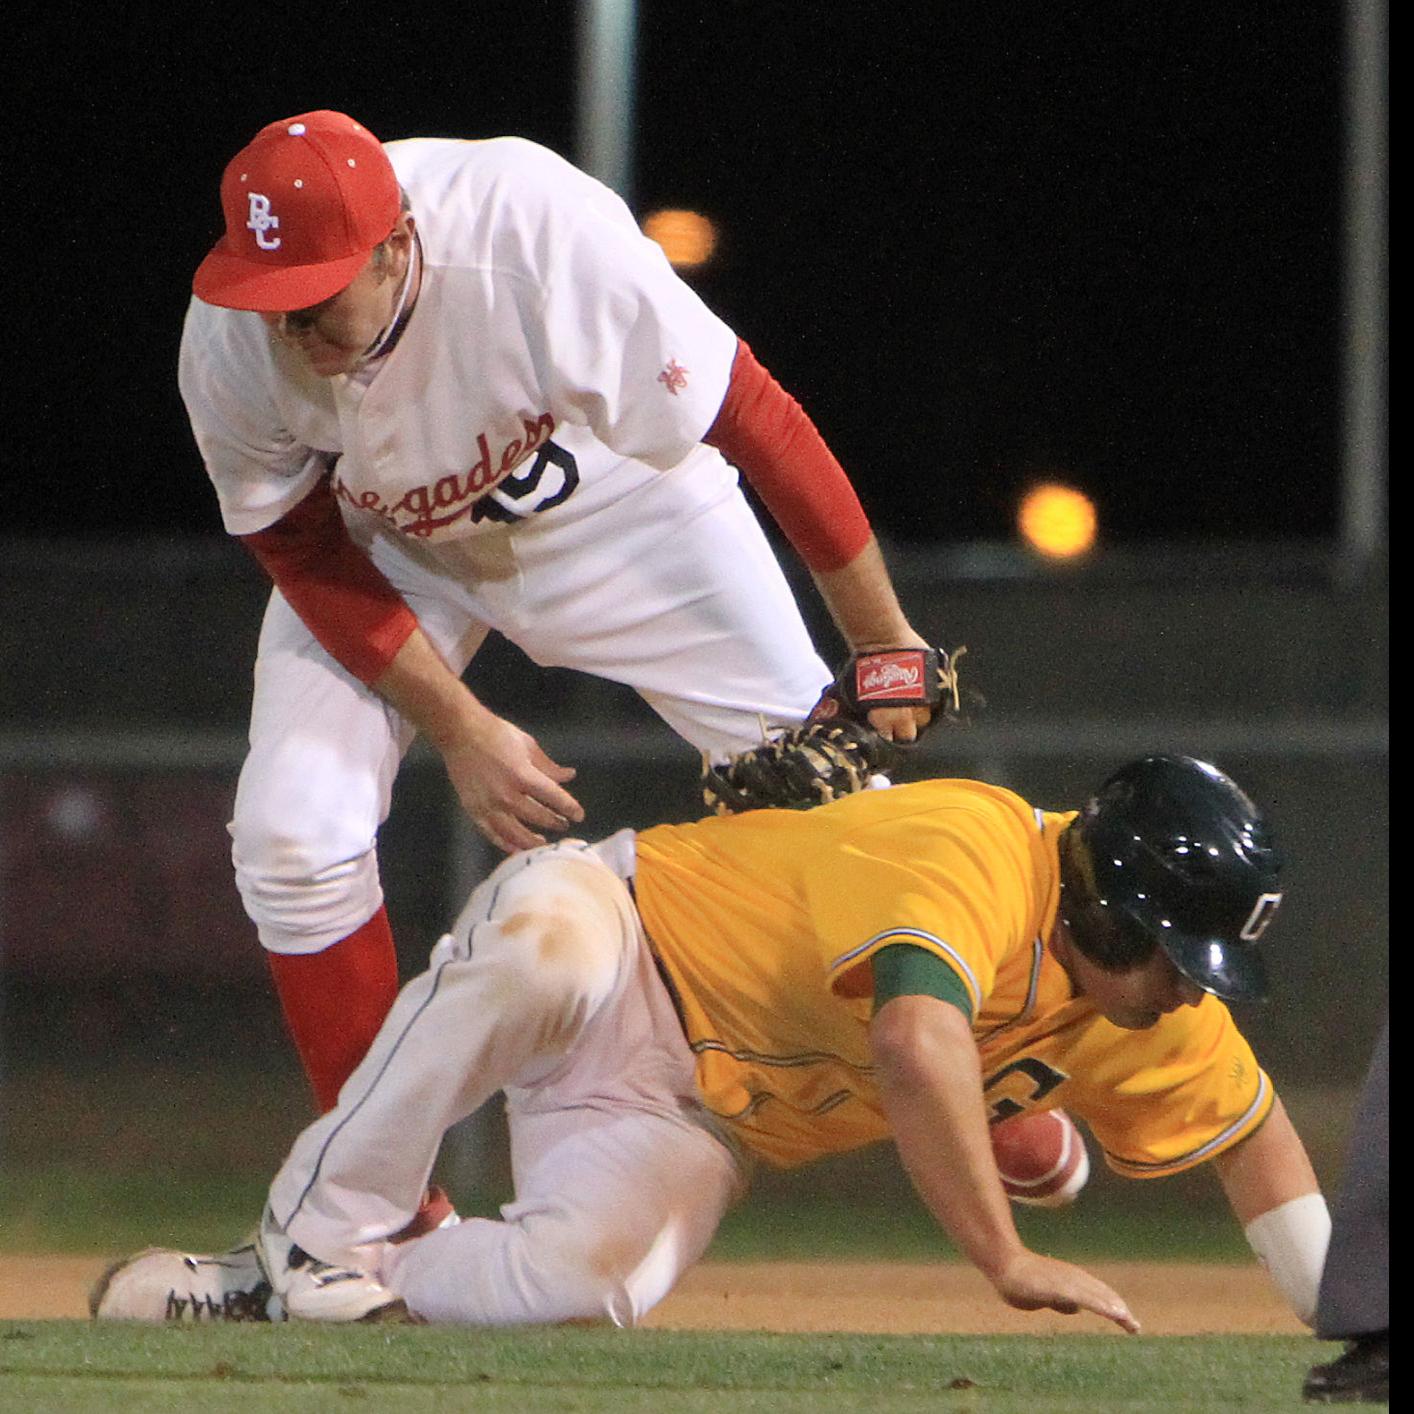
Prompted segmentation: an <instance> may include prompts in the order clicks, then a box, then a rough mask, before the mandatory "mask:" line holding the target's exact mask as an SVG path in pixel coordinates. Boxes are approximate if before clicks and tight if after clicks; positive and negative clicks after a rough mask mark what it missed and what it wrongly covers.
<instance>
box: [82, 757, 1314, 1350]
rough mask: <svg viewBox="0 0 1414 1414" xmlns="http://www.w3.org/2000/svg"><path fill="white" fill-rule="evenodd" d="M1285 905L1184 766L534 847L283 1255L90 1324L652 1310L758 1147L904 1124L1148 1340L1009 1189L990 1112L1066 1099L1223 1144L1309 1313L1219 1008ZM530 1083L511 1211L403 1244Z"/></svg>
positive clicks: (173, 1262)
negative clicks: (1101, 781)
mask: <svg viewBox="0 0 1414 1414" xmlns="http://www.w3.org/2000/svg"><path fill="white" fill-rule="evenodd" d="M1280 900H1281V892H1280V885H1279V883H1278V860H1277V855H1276V852H1275V850H1274V848H1273V846H1272V844H1271V841H1270V839H1269V838H1268V835H1267V830H1266V826H1265V823H1264V821H1263V819H1262V816H1261V814H1260V812H1259V811H1258V809H1257V807H1256V806H1255V805H1254V804H1253V803H1252V802H1251V800H1249V799H1248V797H1247V796H1246V795H1245V794H1243V792H1242V791H1241V790H1240V789H1239V788H1238V787H1237V786H1236V785H1235V784H1234V783H1233V782H1232V781H1231V780H1229V779H1228V778H1227V777H1226V776H1224V775H1222V774H1221V773H1220V772H1219V771H1217V770H1216V769H1215V768H1213V767H1212V766H1209V765H1206V764H1205V763H1202V762H1197V761H1193V760H1190V759H1188V758H1182V757H1151V758H1147V759H1145V760H1143V761H1140V762H1135V763H1133V764H1132V765H1130V766H1128V767H1126V768H1124V769H1123V770H1121V771H1119V772H1118V773H1116V774H1115V775H1114V776H1113V777H1111V779H1110V780H1109V781H1108V782H1106V784H1105V785H1104V786H1103V787H1102V788H1101V790H1100V792H1099V793H1098V794H1097V795H1096V796H1095V797H1094V799H1092V800H1091V802H1090V803H1089V804H1088V805H1087V806H1086V808H1085V809H1084V810H1083V811H1081V812H1080V813H1079V814H1078V815H1077V814H1075V813H1073V812H1072V813H1065V814H1053V813H1049V812H1047V811H1044V810H1040V809H1037V808H1036V807H1034V806H1032V805H1030V804H1028V803H1027V802H1026V801H1024V800H1022V799H1021V798H1020V797H1019V796H1017V795H1015V794H1013V793H1012V792H1010V791H1007V790H1003V789H1000V788H997V787H994V786H989V785H985V784H982V783H980V782H976V781H962V780H936V781H923V782H919V783H916V784H913V785H907V786H898V787H895V788H894V789H892V790H887V791H872V792H865V793H862V794H859V795H855V796H851V797H848V798H846V799H844V800H841V801H839V802H837V803H834V804H830V805H825V806H821V807H819V808H818V809H815V810H812V811H808V812H803V813H802V812H794V811H755V812H751V813H748V814H744V815H738V816H730V817H725V818H716V819H708V820H703V821H700V822H697V823H695V824H690V825H681V826H661V827H658V828H656V829H650V830H645V831H642V832H641V833H639V834H637V835H636V836H635V835H634V834H633V833H632V832H629V831H624V832H622V833H621V834H619V835H617V836H614V837H613V838H611V839H610V840H607V841H604V842H603V843H602V844H599V845H594V846H590V845H585V844H582V843H578V842H567V843H563V844H559V845H553V846H547V847H545V848H544V849H541V850H537V851H532V852H530V853H528V854H524V855H519V856H516V857H514V858H512V859H510V860H508V861H507V862H506V863H505V864H503V865H502V866H501V867H500V868H499V869H498V870H497V871H496V872H495V873H494V874H493V875H492V876H491V878H490V879H488V880H487V881H486V882H485V883H484V884H483V885H481V887H480V888H478V889H477V890H476V892H475V893H474V894H473V896H472V898H471V900H470V902H469V903H468V905H467V907H466V909H465V910H464V911H463V913H462V915H461V917H460V918H459V919H458V920H457V923H456V925H455V927H454V928H453V930H452V932H451V933H450V934H449V935H448V936H447V937H445V938H444V939H443V940H442V941H441V942H440V943H439V944H438V946H437V948H436V949H435V950H434V952H433V956H432V965H431V967H430V968H429V970H428V971H427V972H426V973H424V974H423V975H422V976H421V977H419V978H416V979H414V981H412V982H411V983H409V984H408V986H407V987H406V988H405V989H404V991H403V993H402V995H401V996H400V998H399V1000H398V1003H397V1005H396V1006H395V1008H394V1010H393V1012H392V1014H391V1015H390V1017H389V1019H388V1022H387V1023H386V1025H385V1026H384V1028H383V1031H382V1032H381V1033H380V1035H379V1038H378V1040H377V1041H376V1042H375V1044H374V1046H373V1048H372V1050H371V1051H370V1052H369V1055H368V1058H367V1059H366V1060H365V1061H364V1063H363V1064H362V1065H361V1066H360V1067H359V1069H358V1071H357V1072H356V1073H355V1074H354V1076H353V1077H352V1078H351V1080H350V1081H349V1082H348V1084H347V1085H346V1086H345V1087H344V1090H343V1092H342V1094H341V1096H340V1100H339V1104H338V1106H337V1107H336V1108H335V1109H334V1110H333V1111H332V1112H331V1113H329V1114H327V1115H325V1116H323V1117H322V1118H321V1119H320V1120H318V1121H317V1122H316V1123H315V1124H314V1125H312V1126H311V1127H310V1128H309V1129H308V1130H306V1131H305V1133H304V1134H303V1135H302V1136H301V1137H300V1138H299V1140H298V1141H297V1142H296V1144H295V1146H294V1149H293V1150H292V1152H291V1154H290V1156H289V1158H288V1159H287V1161H286V1163H285V1165H284V1167H283V1168H282V1169H281V1171H280V1173H279V1175H278V1176H277V1177H276V1179H275V1182H274V1184H273V1186H272V1189H271V1199H270V1206H269V1209H268V1211H267V1213H266V1216H265V1220H264V1222H263V1224H262V1228H261V1233H260V1237H259V1241H258V1244H257V1250H258V1254H259V1264H258V1265H257V1264H256V1262H255V1261H254V1259H252V1260H251V1261H250V1262H249V1263H248V1266H247V1268H246V1269H245V1271H244V1274H243V1275H233V1274H232V1270H231V1268H230V1264H229V1263H228V1264H227V1265H226V1266H224V1267H222V1268H221V1269H220V1270H217V1269H216V1268H215V1267H213V1266H210V1265H207V1266H203V1265H202V1262H203V1259H200V1258H192V1257H189V1256H186V1255H184V1254H179V1253H165V1252H149V1253H146V1254H142V1255H141V1256H140V1257H138V1258H136V1259H133V1260H131V1261H130V1262H129V1263H127V1264H125V1265H124V1266H120V1267H119V1268H118V1269H117V1270H116V1271H115V1272H114V1273H113V1274H112V1275H111V1276H110V1277H109V1279H108V1280H107V1283H106V1285H104V1286H103V1288H102V1289H101V1290H100V1291H99V1292H98V1293H96V1296H95V1310H96V1312H97V1314H99V1315H102V1316H127V1317H130V1318H131V1317H137V1318H146V1319H153V1320H160V1319H163V1318H164V1315H166V1314H168V1313H169V1312H170V1310H171V1308H172V1304H173V1301H174V1299H175V1301H176V1302H177V1303H178V1305H179V1306H180V1308H181V1310H182V1311H188V1310H190V1309H192V1308H193V1305H195V1306H198V1307H200V1308H201V1309H203V1310H205V1311H206V1312H208V1313H211V1312H219V1311H225V1310H227V1309H228V1308H229V1309H230V1310H234V1311H239V1312H240V1313H243V1314H246V1315H249V1313H250V1312H251V1311H252V1310H253V1309H260V1310H263V1312H264V1313H265V1314H267V1315H271V1316H274V1317H283V1316H285V1315H290V1316H294V1317H297V1318H304V1319H316V1320H318V1319H323V1320H363V1319H378V1318H395V1317H401V1316H406V1315H408V1314H411V1315H414V1316H417V1317H421V1318H423V1319H428V1320H437V1321H460V1322H465V1323H470V1324H509V1323H514V1322H543V1321H559V1320H568V1319H576V1318H593V1317H598V1318H607V1319H610V1320H613V1321H615V1322H617V1323H619V1324H625V1325H627V1324H632V1323H633V1322H635V1321H636V1320H638V1319H639V1318H640V1317H641V1316H642V1315H643V1314H644V1313H645V1312H646V1311H647V1310H649V1309H650V1308H651V1307H652V1306H653V1305H654V1304H655V1303H656V1302H657V1301H659V1300H661V1299H662V1297H663V1296H664V1295H665V1294H666V1293H667V1292H668V1290H670V1289H671V1287H672V1285H673V1283H674V1281H675V1280H676V1279H677V1277H678V1276H679V1275H680V1274H681V1273H682V1271H684V1270H685V1269H686V1268H687V1267H688V1266H690V1265H691V1264H692V1263H693V1262H694V1261H696V1260H697V1258H698V1257H699V1256H700V1255H701V1254H702V1252H703V1251H704V1250H705V1249H706V1247H707V1244H708V1243H709V1242H710V1240H711V1237H712V1235H713V1233H714V1231H715V1230H716V1227H717V1224H718V1222H719V1221H720V1218H721V1216H722V1213H723V1212H724V1211H725V1209H726V1208H727V1206H728V1205H729V1204H730V1203H731V1202H732V1201H733V1200H734V1199H735V1198H736V1197H737V1196H739V1194H740V1193H741V1192H742V1191H743V1189H744V1188H745V1186H746V1183H747V1181H748V1179H749V1173H750V1169H751V1167H752V1165H753V1163H754V1162H756V1161H758V1160H759V1161H764V1162H766V1163H770V1164H776V1165H792V1164H800V1163H804V1162H806V1161H808V1160H810V1159H813V1158H816V1157H818V1156H821V1155H824V1154H829V1153H838V1152H842V1151H845V1150H848V1149H852V1148H855V1147H858V1146H859V1145H862V1144H866V1143H869V1142H871V1141H874V1140H878V1139H882V1138H886V1137H892V1139H893V1140H894V1142H895V1143H896V1145H897V1146H898V1150H899V1153H900V1156H901V1158H902V1161H903V1163H904V1165H905V1167H906V1169H907V1170H908V1173H909V1174H910V1176H911V1178H912V1179H913V1182H914V1184H915V1186H916V1187H917V1189H918V1191H919V1193H920V1195H921V1196H922V1198H923V1201H924V1202H925V1203H926V1204H927V1206H928V1208H929V1210H930V1211H931V1212H932V1213H933V1214H934V1216H935V1217H936V1218H937V1219H938V1221H939V1223H940V1224H941V1226H942V1227H943V1228H944V1229H945V1230H946V1232H947V1233H948V1235H949V1236H950V1237H951V1239H952V1240H953V1242H954V1243H955V1244H956V1245H957V1247H958V1248H959V1249H960V1250H961V1251H962V1252H963V1253H964V1254H965V1255H966V1256H967V1257H968V1258H969V1259H970V1260H971V1261H972V1262H973V1263H974V1264H975V1265H976V1266H977V1267H978V1268H979V1269H980V1270H981V1271H982V1272H983V1273H984V1274H985V1275H986V1276H987V1277H988V1279H989V1280H990V1281H991V1282H992V1284H993V1285H994V1287H995V1288H996V1290H997V1292H998V1294H999V1295H1000V1296H1001V1297H1002V1299H1003V1300H1005V1301H1007V1302H1008V1303H1010V1304H1011V1305H1013V1306H1018V1307H1022V1308H1025V1309H1039V1308H1043V1307H1049V1308H1053V1309H1056V1310H1060V1311H1075V1310H1081V1309H1083V1310H1089V1311H1093V1312H1096V1313H1098V1314H1100V1315H1102V1316H1104V1317H1107V1318H1108V1319H1110V1320H1112V1321H1114V1322H1115V1323H1116V1324H1118V1325H1119V1326H1121V1327H1122V1328H1124V1329H1126V1330H1135V1329H1137V1328H1138V1323H1137V1321H1136V1319H1135V1317H1134V1315H1133V1314H1132V1313H1131V1312H1130V1310H1129V1308H1128V1306H1127V1305H1126V1304H1125V1302H1124V1300H1123V1298H1122V1297H1121V1296H1120V1295H1119V1294H1118V1293H1116V1292H1114V1291H1112V1290H1111V1289H1110V1288H1109V1287H1108V1286H1106V1285H1105V1284H1104V1283H1103V1282H1101V1281H1100V1280H1098V1279H1097V1278H1096V1277H1094V1276H1093V1275H1091V1274H1090V1273H1089V1272H1087V1271H1085V1270H1083V1269H1082V1268H1080V1267H1077V1266H1073V1265H1071V1264H1069V1263H1065V1262H1059V1261H1056V1260H1053V1259H1051V1258H1047V1257H1044V1256H1042V1255H1040V1254H1038V1253H1034V1252H1031V1251H1029V1250H1028V1249H1027V1248H1026V1247H1025V1246H1024V1245H1023V1243H1022V1242H1021V1240H1020V1238H1019V1236H1018V1234H1017V1232H1016V1228H1015V1225H1014V1223H1013V1221H1012V1217H1011V1210H1010V1205H1009V1203H1008V1201H1007V1199H1006V1196H1005V1194H1004V1192H1003V1189H1002V1186H1001V1182H1000V1179H999V1177H998V1173H997V1169H996V1165H995V1162H994V1160H993V1157H992V1150H991V1146H990V1143H989V1138H988V1132H989V1131H988V1123H989V1121H991V1122H996V1121H999V1120H1001V1119H1005V1118H1008V1117H1011V1116H1015V1115H1019V1114H1023V1113H1026V1112H1028V1111H1036V1110H1042V1109H1047V1108H1052V1107H1056V1106H1064V1107H1065V1109H1066V1110H1068V1111H1069V1112H1070V1113H1071V1114H1073V1115H1075V1116H1077V1117H1078V1118H1080V1119H1081V1120H1083V1121H1084V1122H1085V1123H1086V1124H1087V1125H1088V1126H1089V1127H1090V1129H1091V1130H1092V1132H1093V1134H1094V1135H1095V1137H1096V1139H1097V1140H1098V1142H1099V1143H1100V1145H1101V1146H1102V1148H1103V1150H1104V1152H1105V1155H1106V1158H1107V1159H1108V1161H1109V1162H1110V1163H1111V1165H1112V1166H1114V1167H1115V1168H1116V1169H1118V1170H1119V1171H1120V1172H1122V1173H1125V1174H1129V1175H1132V1176H1134V1177H1152V1176H1157V1175H1161V1174H1167V1173H1174V1172H1177V1171H1179V1170H1181V1169H1185V1168H1188V1167H1191V1166H1193V1165H1196V1164H1199V1163H1202V1162H1204V1161H1207V1160H1211V1161H1212V1162H1213V1164H1214V1167H1215V1169H1216V1171H1217V1174H1218V1177H1219V1179H1220V1180H1221V1183H1222V1185H1223V1187H1224V1189H1225V1191H1226V1193H1227V1196H1228V1198H1229V1200H1230V1202H1231V1205H1232V1208H1233V1211H1234V1212H1235V1214H1236V1215H1237V1217H1238V1219H1239V1220H1240V1221H1241V1222H1242V1224H1243V1226H1244V1228H1245V1230H1246V1232H1247V1234H1248V1236H1249V1239H1250V1240H1251V1242H1252V1245H1253V1246H1254V1248H1255V1249H1256V1250H1257V1252H1258V1254H1259V1255H1260V1256H1261V1257H1262V1259H1263V1260H1264V1261H1265V1262H1266V1264H1267V1266H1268V1268H1269V1269H1270V1271H1271V1273H1272V1275H1273V1277H1274V1279H1275V1281H1276V1283H1277V1285H1278V1286H1279V1288H1280V1289H1281V1290H1282V1292H1283V1294H1284V1295H1285V1296H1286V1297H1287V1299H1288V1300H1289V1302H1290V1303H1291V1305H1292V1307H1293V1309H1294V1310H1296V1312H1297V1313H1298V1314H1299V1315H1300V1316H1301V1317H1302V1318H1303V1319H1307V1320H1308V1321H1309V1319H1310V1316H1311V1312H1312V1310H1313V1308H1314V1304H1315V1293H1316V1285H1317V1282H1318V1280H1319V1276H1320V1270H1321V1265H1322V1261H1323V1259H1324V1253H1325V1244H1326V1241H1327V1238H1328V1235H1329V1219H1328V1216H1327V1213H1326V1208H1325V1202H1324V1200H1323V1199H1322V1197H1321V1195H1320V1193H1319V1191H1318V1188H1317V1183H1316V1179H1315V1176H1314V1174H1313V1172H1312V1170H1311V1166H1310V1163H1309V1161H1308V1159H1307V1157H1306V1153H1305V1150H1304V1148H1303V1146H1302V1144H1301V1141H1300V1139H1299V1138H1298V1137H1297V1135H1296V1133H1295V1130H1294V1129H1293V1128H1292V1126H1291V1123H1290V1121H1289V1120H1288V1118H1287V1116H1286V1113H1285V1111H1284V1110H1283V1108H1282V1106H1281V1103H1280V1101H1279V1100H1278V1099H1277V1098H1276V1095H1275V1093H1274V1091H1273V1088H1272V1085H1271V1082H1270V1080H1269V1079H1268V1078H1267V1076H1266V1075H1265V1074H1264V1073H1263V1071H1262V1070H1261V1068H1260V1067H1259V1066H1258V1064H1257V1062H1256V1060H1255V1058H1254V1057H1253V1054H1252V1051H1251V1049H1250V1047H1249V1046H1248V1044H1247V1043H1246V1041H1245V1040H1244V1039H1243V1038H1242V1036H1241V1034H1240V1033H1239V1032H1238V1030H1237V1028H1236V1026H1235V1025H1234V1023H1233V1020H1232V1018H1231V1016H1230V1014H1229V1012H1228V1010H1227V1007H1226V1006H1225V1005H1224V1000H1223V999H1227V1000H1239V999H1249V998H1255V997H1259V996H1261V995H1262V994H1263V993H1264V992H1265V989H1266V982H1265V974H1264V969H1263V965H1262V960H1261V954H1260V951H1259V939H1260V938H1261V936H1262V934H1263V933H1264V931H1265V930H1266V928H1267V926H1268V924H1269V923H1270V921H1271V919H1272V916H1273V914H1274V912H1275V911H1276V908H1277V906H1278V904H1279V903H1280ZM502 1089H504V1090H505V1092H506V1096H507V1113H508V1116H509V1119H510V1127H511V1136H512V1145H513V1157H514V1167H515V1173H516V1201H515V1203H514V1204H512V1205H510V1206H508V1207H507V1208H506V1209H505V1210H504V1214H503V1220H501V1221H499V1222H491V1221H486V1220H482V1219H472V1220H469V1221H465V1222H462V1223H460V1224H456V1225H451V1226H447V1227H444V1228H441V1229H438V1230H436V1231H434V1232H431V1233H429V1234H426V1235H424V1236H419V1237H416V1238H413V1239H411V1240H398V1241H392V1240H390V1238H392V1237H393V1236H394V1235H400V1234H401V1233H402V1231H403V1229H404V1228H405V1226H406V1224H407V1223H408V1222H409V1220H410V1219H411V1218H412V1216H413V1214H414V1213H415V1212H416V1210H417V1207H418V1203H419V1200H420V1198H421V1196H422V1193H423V1190H424V1188H425V1185H426V1183H427V1179H428V1176H429V1174H430V1171H431V1168H432V1164H433V1160H434V1158H435V1156H436V1151H437V1148H438V1145H439V1143H440V1140H441V1137H442V1134H443V1133H444V1131H445V1130H446V1129H447V1128H448V1127H450V1126H451V1125H452V1124H454V1123H456V1122H457V1121H458V1120H459V1119H461V1118H462V1117H463V1116H465V1115H466V1114H468V1113H470V1112H471V1111H473V1110H474V1109H476V1108H477V1107H478V1106H479V1105H480V1104H482V1103H484V1101H485V1100H486V1099H488V1098H489V1097H490V1096H491V1095H493V1094H494V1093H495V1092H496V1091H498V1090H502ZM272 1288H273V1289H272ZM233 1289H238V1292H239V1295H238V1298H229V1292H230V1291H231V1290H233ZM203 1303H204V1304H203Z"/></svg>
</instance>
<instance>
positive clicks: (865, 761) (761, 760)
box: [702, 718, 899, 815]
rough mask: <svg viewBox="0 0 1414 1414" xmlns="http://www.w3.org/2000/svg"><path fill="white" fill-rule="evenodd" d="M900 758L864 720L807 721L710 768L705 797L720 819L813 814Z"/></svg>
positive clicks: (704, 779)
mask: <svg viewBox="0 0 1414 1414" xmlns="http://www.w3.org/2000/svg"><path fill="white" fill-rule="evenodd" d="M898 759H899V752H898V748H897V747H895V746H894V745H893V744H892V743H891V742H888V741H886V740H885V739H884V738H883V737H881V736H880V735H879V734H878V732H876V731H873V730H871V729H870V728H869V727H867V726H863V725H862V724H860V723H859V722H852V721H850V720H849V719H848V718H842V719H840V720H837V721H819V722H807V723H806V724H805V725H804V726H801V727H792V728H790V729H789V730H788V731H784V732H782V733H781V734H780V735H779V736H777V737H774V738H772V739H771V740H768V741H764V742H762V743H761V745H760V746H755V747H752V748H751V749H750V750H749V751H742V752H739V753H738V754H737V755H736V756H733V757H732V759H731V760H730V761H728V762H727V763H726V764H725V765H723V766H710V765H709V766H706V767H705V768H704V770H703V773H702V799H703V800H704V801H705V802H706V804H707V806H708V808H709V809H711V810H713V811H715V812H716V813H717V814H718V815H736V814H739V813H740V812H741V811H743V810H809V809H810V808H811V807H812V806H815V805H825V804H827V803H828V802H830V801H832V800H838V799H839V798H840V797H841V796H845V795H853V794H854V793H855V791H859V790H863V789H864V788H865V786H867V785H868V784H869V780H870V777H871V776H875V775H877V774H879V773H880V772H883V771H887V770H888V769H889V768H890V767H891V766H892V765H894V764H895V763H896V762H897V761H898Z"/></svg>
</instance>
